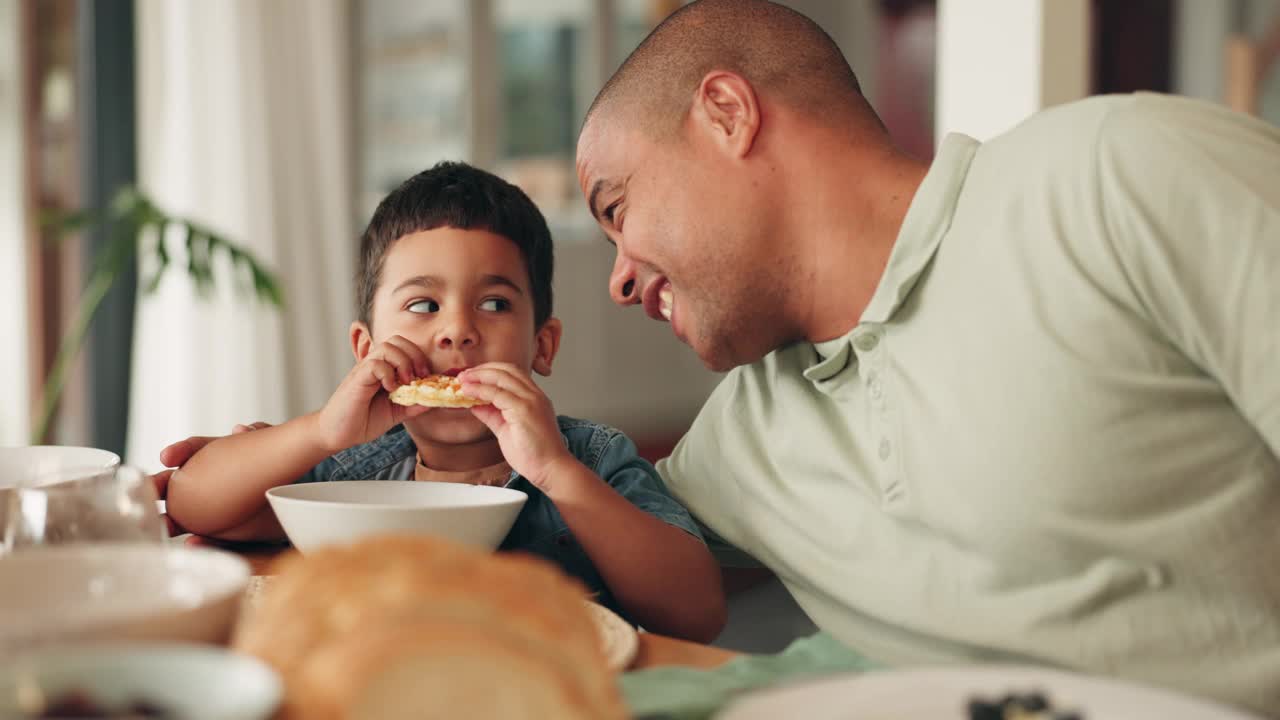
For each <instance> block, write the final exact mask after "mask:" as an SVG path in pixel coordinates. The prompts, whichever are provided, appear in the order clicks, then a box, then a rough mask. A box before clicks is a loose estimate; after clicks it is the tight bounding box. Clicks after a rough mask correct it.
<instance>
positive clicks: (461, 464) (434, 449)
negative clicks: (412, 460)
mask: <svg viewBox="0 0 1280 720" xmlns="http://www.w3.org/2000/svg"><path fill="white" fill-rule="evenodd" d="M405 429H406V430H408V428H405ZM409 437H411V438H413V444H414V445H416V446H417V448H418V462H420V463H422V464H423V465H426V466H427V467H429V468H431V469H432V470H443V471H445V472H463V471H467V470H479V469H481V468H487V467H492V466H494V465H497V464H498V463H500V462H502V461H503V460H504V458H503V455H502V448H501V447H499V445H498V439H497V438H495V437H492V436H490V437H488V438H486V439H484V440H479V441H477V442H473V443H467V444H464V445H443V444H440V443H434V442H431V441H430V440H428V439H426V438H423V437H419V436H418V435H416V434H415V433H414V432H413V431H412V430H409Z"/></svg>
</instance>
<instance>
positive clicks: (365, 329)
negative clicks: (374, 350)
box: [351, 320, 373, 362]
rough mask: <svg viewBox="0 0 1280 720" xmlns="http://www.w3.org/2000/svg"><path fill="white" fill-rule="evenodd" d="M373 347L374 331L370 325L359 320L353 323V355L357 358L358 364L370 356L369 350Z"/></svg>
mask: <svg viewBox="0 0 1280 720" xmlns="http://www.w3.org/2000/svg"><path fill="white" fill-rule="evenodd" d="M371 347H373V331H372V330H370V329H369V326H368V325H365V324H364V323H362V322H360V321H359V320H357V321H355V322H353V323H351V354H352V355H355V356H356V362H360V361H361V360H363V359H364V358H365V356H366V355H368V354H369V348H371Z"/></svg>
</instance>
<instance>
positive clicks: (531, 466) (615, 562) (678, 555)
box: [458, 363, 727, 641]
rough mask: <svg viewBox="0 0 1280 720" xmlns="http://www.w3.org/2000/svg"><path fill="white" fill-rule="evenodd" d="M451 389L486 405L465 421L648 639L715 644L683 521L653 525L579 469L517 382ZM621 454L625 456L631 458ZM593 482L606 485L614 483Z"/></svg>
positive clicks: (716, 602)
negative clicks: (544, 501) (543, 500)
mask: <svg viewBox="0 0 1280 720" xmlns="http://www.w3.org/2000/svg"><path fill="white" fill-rule="evenodd" d="M458 379H459V380H460V381H461V382H462V388H463V392H465V393H466V394H468V395H470V396H472V397H475V398H479V399H480V400H482V401H484V402H487V403H491V404H489V405H480V406H478V407H474V408H471V412H472V413H473V414H474V415H475V416H476V417H477V418H479V419H480V421H481V422H483V423H484V424H485V425H487V426H488V427H489V429H490V430H492V431H493V434H494V435H495V436H496V437H497V438H498V443H499V445H500V446H501V447H502V454H503V456H504V457H505V458H506V459H507V462H508V463H510V464H511V467H512V469H514V470H515V471H516V472H518V473H520V474H521V475H523V476H524V477H525V478H526V479H527V480H529V482H531V483H533V484H534V485H536V486H537V487H538V488H539V489H541V490H542V491H543V492H544V493H546V494H547V496H548V497H549V498H550V499H551V501H552V502H553V503H555V506H556V509H557V510H559V511H560V516H561V517H562V518H564V521H565V524H566V525H568V526H569V530H570V532H572V533H573V535H574V537H575V538H577V540H578V544H579V545H581V546H582V549H583V550H584V551H585V552H586V554H587V556H588V557H589V558H590V559H591V562H592V564H594V565H595V566H596V569H597V570H598V571H599V572H600V575H601V577H602V578H603V579H604V581H605V583H606V584H607V585H608V586H609V590H610V592H612V593H613V596H614V598H615V599H616V600H617V601H618V602H619V604H621V605H622V606H623V607H625V608H626V610H627V613H628V614H630V615H631V616H632V618H634V619H635V620H637V621H638V622H639V623H640V624H641V625H643V626H644V627H645V628H647V629H649V630H653V631H655V632H659V633H664V634H668V635H677V636H679V637H685V638H690V639H693V640H701V641H710V640H713V639H715V637H716V635H718V634H719V633H720V630H721V629H722V628H723V627H724V623H725V617H726V614H727V611H726V609H725V600H724V591H723V590H722V589H721V587H720V568H719V567H717V566H716V562H715V560H714V559H713V558H712V557H711V553H710V552H708V550H707V548H706V546H705V545H704V544H703V543H702V540H701V539H700V538H699V537H697V535H696V534H694V533H696V532H697V530H696V528H694V527H693V524H692V521H691V520H690V521H689V526H690V527H689V531H688V532H686V531H685V530H681V529H680V528H678V527H674V526H672V525H671V524H669V523H666V522H663V521H662V520H660V519H659V518H657V517H655V516H654V515H651V514H649V513H647V512H645V511H644V510H642V509H640V508H639V507H637V506H636V505H634V504H632V503H631V502H629V501H628V499H627V498H624V497H623V496H622V495H620V494H619V493H618V492H617V491H615V490H614V489H613V488H612V487H610V485H609V484H608V483H606V482H603V481H602V480H601V477H600V476H599V475H596V474H595V473H594V472H592V471H591V470H590V469H589V468H587V467H586V466H585V465H583V464H582V463H581V462H579V461H578V459H577V458H575V457H574V456H573V455H572V454H571V453H570V452H569V450H568V448H566V447H565V445H564V440H563V438H562V437H561V435H560V429H559V426H558V424H557V423H556V415H555V409H554V408H553V407H552V406H551V401H550V400H549V399H547V396H546V395H545V394H544V393H543V392H542V390H541V389H540V388H538V386H537V385H536V384H534V382H533V380H532V378H530V377H529V375H528V374H527V372H524V371H521V370H520V369H519V368H516V367H515V366H513V365H510V364H507V363H488V364H486V365H481V366H479V367H476V368H472V369H470V370H467V371H465V372H463V373H461V374H460V375H459V376H458ZM623 440H624V441H625V438H624V439H623ZM626 442H629V441H626ZM623 454H624V455H630V456H634V454H635V453H634V449H632V451H631V452H630V453H623ZM635 459H636V460H637V461H639V458H635ZM640 462H643V461H640ZM634 470H635V471H636V472H641V473H644V472H645V471H644V470H641V469H639V468H634ZM621 471H622V469H619V472H621ZM601 474H602V475H606V476H609V477H610V480H611V481H612V479H613V476H614V475H615V474H616V473H615V472H613V471H612V470H609V469H605V468H602V469H601ZM653 481H654V483H657V478H656V476H654V477H653ZM671 504H672V505H673V506H674V501H671Z"/></svg>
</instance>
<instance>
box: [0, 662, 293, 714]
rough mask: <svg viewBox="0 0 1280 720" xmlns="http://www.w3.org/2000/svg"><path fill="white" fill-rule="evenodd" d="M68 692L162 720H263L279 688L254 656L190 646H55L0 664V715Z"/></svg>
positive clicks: (57, 698) (37, 705) (276, 699)
mask: <svg viewBox="0 0 1280 720" xmlns="http://www.w3.org/2000/svg"><path fill="white" fill-rule="evenodd" d="M73 693H74V694H75V695H77V696H82V697H84V698H86V699H87V700H89V701H90V702H92V703H93V704H94V705H95V706H96V707H98V708H99V709H102V710H107V711H117V710H121V709H123V708H126V707H129V706H130V705H133V704H135V703H139V702H143V703H146V704H147V705H149V706H152V707H155V708H157V709H160V710H163V711H164V712H165V713H166V714H165V715H164V717H166V718H183V719H184V720H266V718H269V717H271V715H272V713H274V712H275V711H276V708H277V707H278V706H279V705H280V701H281V698H282V696H283V687H282V684H281V682H280V677H279V675H277V674H276V672H275V671H274V670H272V669H271V668H270V667H268V666H267V665H266V664H265V663H263V662H262V661H260V660H258V659H256V658H253V657H249V656H248V655H242V654H239V653H234V652H231V651H228V650H223V649H220V648H212V647H201V646H195V645H182V644H163V645H154V644H103V645H85V646H62V647H55V648H46V649H42V650H40V651H37V652H33V653H27V654H24V655H22V656H20V657H17V658H12V659H9V660H7V661H5V662H4V664H3V665H0V717H4V718H25V717H28V715H24V714H23V713H24V712H30V711H31V710H32V709H38V708H40V707H41V705H42V703H41V702H40V701H41V699H43V701H44V702H47V703H50V704H54V703H57V702H59V701H62V700H63V699H64V698H66V697H67V696H68V695H70V694H73ZM30 717H38V715H32V716H30ZM112 717H114V716H112Z"/></svg>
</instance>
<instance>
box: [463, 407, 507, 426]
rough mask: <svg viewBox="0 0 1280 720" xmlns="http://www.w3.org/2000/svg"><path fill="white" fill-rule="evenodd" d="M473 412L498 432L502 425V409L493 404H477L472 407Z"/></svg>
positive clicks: (478, 418) (477, 417)
mask: <svg viewBox="0 0 1280 720" xmlns="http://www.w3.org/2000/svg"><path fill="white" fill-rule="evenodd" d="M471 414H472V415H475V416H476V419H477V420H479V421H480V422H482V423H484V424H485V427H487V428H489V429H490V430H491V431H493V432H497V431H498V428H500V427H502V423H503V418H502V411H501V410H499V409H497V408H496V407H494V406H492V405H476V406H475V407H473V408H471Z"/></svg>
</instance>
